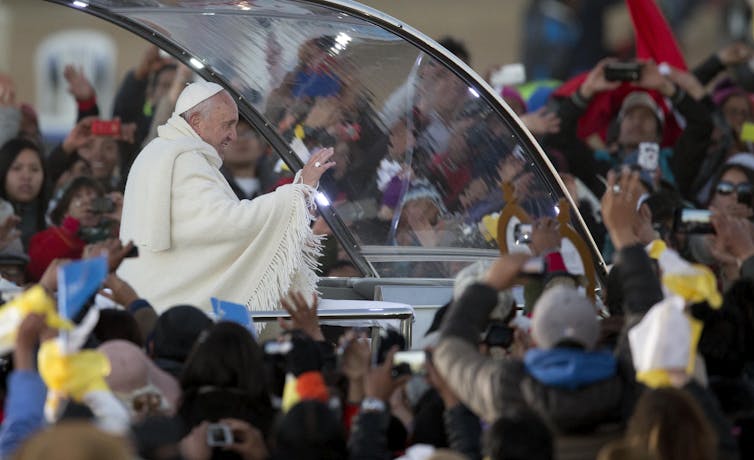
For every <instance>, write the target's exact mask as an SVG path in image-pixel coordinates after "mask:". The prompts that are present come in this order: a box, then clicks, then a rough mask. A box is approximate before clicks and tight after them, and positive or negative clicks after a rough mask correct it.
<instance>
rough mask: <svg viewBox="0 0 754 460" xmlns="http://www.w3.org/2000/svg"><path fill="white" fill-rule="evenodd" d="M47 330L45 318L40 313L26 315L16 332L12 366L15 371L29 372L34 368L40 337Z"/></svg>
mask: <svg viewBox="0 0 754 460" xmlns="http://www.w3.org/2000/svg"><path fill="white" fill-rule="evenodd" d="M47 330H48V327H47V324H46V323H45V316H44V315H43V314H41V313H30V314H28V315H26V318H24V320H23V321H21V325H20V326H19V327H18V331H17V332H16V348H15V350H14V351H13V366H14V368H15V370H17V371H31V370H34V369H35V368H36V363H37V347H38V346H39V342H40V341H41V340H42V339H41V336H42V335H43V334H44V333H45V331H47Z"/></svg>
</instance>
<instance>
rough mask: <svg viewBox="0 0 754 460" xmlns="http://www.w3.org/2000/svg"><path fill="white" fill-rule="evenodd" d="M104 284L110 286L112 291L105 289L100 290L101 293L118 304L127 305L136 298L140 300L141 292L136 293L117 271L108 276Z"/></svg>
mask: <svg viewBox="0 0 754 460" xmlns="http://www.w3.org/2000/svg"><path fill="white" fill-rule="evenodd" d="M103 286H104V287H106V288H108V289H109V290H110V292H108V291H104V290H103V291H100V294H102V295H103V296H105V297H107V298H108V299H110V300H112V301H113V302H115V303H117V304H118V305H123V306H124V307H127V306H129V305H131V304H132V303H133V302H135V301H136V300H139V294H137V293H136V291H135V290H134V288H133V287H132V286H131V285H130V284H128V283H127V282H126V281H124V280H123V279H122V278H121V277H119V276H118V275H116V274H115V273H111V274H109V275H108V276H107V278H106V279H105V282H104V283H103Z"/></svg>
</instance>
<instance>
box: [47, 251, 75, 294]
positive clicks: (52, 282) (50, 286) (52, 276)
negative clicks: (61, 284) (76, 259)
mask: <svg viewBox="0 0 754 460" xmlns="http://www.w3.org/2000/svg"><path fill="white" fill-rule="evenodd" d="M68 262H70V259H55V260H53V261H52V262H50V265H48V266H47V268H46V269H45V272H44V273H43V274H42V277H41V278H40V279H39V285H40V286H42V287H43V288H44V289H45V290H46V291H47V293H48V294H53V293H54V292H56V291H57V290H58V268H60V267H61V266H63V265H65V264H67V263H68Z"/></svg>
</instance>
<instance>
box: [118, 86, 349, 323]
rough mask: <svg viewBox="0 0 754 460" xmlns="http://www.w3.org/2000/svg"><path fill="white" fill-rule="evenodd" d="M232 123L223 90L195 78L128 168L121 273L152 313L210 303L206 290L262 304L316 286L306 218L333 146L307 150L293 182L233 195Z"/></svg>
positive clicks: (314, 246) (315, 251) (313, 243)
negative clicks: (248, 196)
mask: <svg viewBox="0 0 754 460" xmlns="http://www.w3.org/2000/svg"><path fill="white" fill-rule="evenodd" d="M237 123H238V108H237V107H236V103H235V101H234V100H233V98H232V97H231V95H230V94H229V93H228V92H227V91H225V90H224V89H223V88H222V87H221V86H220V85H217V84H215V83H208V82H200V83H192V84H191V85H189V86H187V87H186V88H185V89H184V90H183V91H182V92H181V94H180V96H179V97H178V100H177V101H176V105H175V111H174V112H173V115H172V116H171V117H170V119H168V121H167V122H166V123H165V124H164V125H162V126H160V127H159V128H158V136H157V137H156V138H155V139H154V140H152V141H151V142H150V143H149V144H148V145H147V146H146V147H145V148H144V149H143V150H142V151H141V153H140V154H139V156H138V157H137V159H136V161H135V162H134V164H133V166H132V168H131V170H130V172H129V176H128V182H127V183H126V191H125V195H124V204H123V218H122V222H121V229H120V236H121V238H122V239H124V240H125V241H128V240H132V241H133V242H134V244H135V245H136V246H137V247H138V249H139V257H138V258H134V259H131V260H128V261H127V262H125V263H124V264H123V265H122V266H121V268H120V271H119V275H120V276H121V278H123V279H124V280H126V281H128V283H129V284H131V285H132V286H133V287H134V289H135V290H136V292H138V293H139V295H141V296H142V297H144V298H146V299H149V301H150V302H151V303H152V304H153V305H154V306H155V308H156V310H157V311H158V312H162V311H164V310H166V309H167V308H169V307H171V306H173V305H177V304H191V305H197V306H200V307H201V308H203V309H205V310H209V309H210V308H211V307H210V305H211V304H210V298H212V297H217V298H219V299H222V300H227V301H230V302H234V303H239V304H242V305H245V306H246V307H247V308H249V309H252V310H268V309H274V308H277V307H278V303H279V300H280V298H281V297H283V296H284V295H285V294H286V293H287V292H288V291H289V290H290V289H291V288H294V289H296V290H298V291H301V292H303V293H304V295H310V294H311V293H312V292H313V291H314V287H315V284H316V279H317V278H316V274H315V273H314V270H313V269H314V267H315V266H316V263H317V257H318V256H319V253H320V240H319V238H318V237H317V236H315V235H314V234H313V233H312V231H311V228H310V226H309V224H310V222H311V220H312V210H313V209H314V208H315V204H314V197H315V194H316V188H315V187H316V186H317V184H318V182H319V179H320V177H321V176H322V174H323V173H324V172H325V171H326V170H328V169H329V168H331V167H332V166H334V164H335V163H334V162H332V161H329V159H330V157H331V156H332V154H333V152H332V149H323V150H320V151H317V152H314V153H313V154H312V155H311V158H310V159H309V160H308V162H307V163H306V164H305V165H304V167H303V168H302V169H301V170H300V171H299V172H298V174H297V175H296V178H295V180H294V182H293V183H292V184H288V185H283V186H281V187H279V188H278V189H277V190H275V191H274V192H272V193H268V194H266V195H262V196H259V197H257V198H255V199H253V200H239V199H238V198H237V197H236V195H235V193H234V192H233V190H232V189H231V187H230V185H228V182H227V180H226V179H225V177H224V176H223V174H222V173H221V172H220V166H221V165H222V162H223V156H224V151H225V149H226V148H227V147H228V145H229V144H230V143H231V142H232V141H233V140H234V139H235V138H236V125H237Z"/></svg>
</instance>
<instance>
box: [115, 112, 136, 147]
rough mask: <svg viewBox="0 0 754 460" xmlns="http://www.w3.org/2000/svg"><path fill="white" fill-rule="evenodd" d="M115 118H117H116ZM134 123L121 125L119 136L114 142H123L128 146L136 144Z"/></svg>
mask: <svg viewBox="0 0 754 460" xmlns="http://www.w3.org/2000/svg"><path fill="white" fill-rule="evenodd" d="M116 118H117V117H116ZM137 128H138V126H136V123H121V124H120V135H118V136H116V137H115V140H116V141H123V142H127V143H129V144H133V143H134V142H136V129H137Z"/></svg>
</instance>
